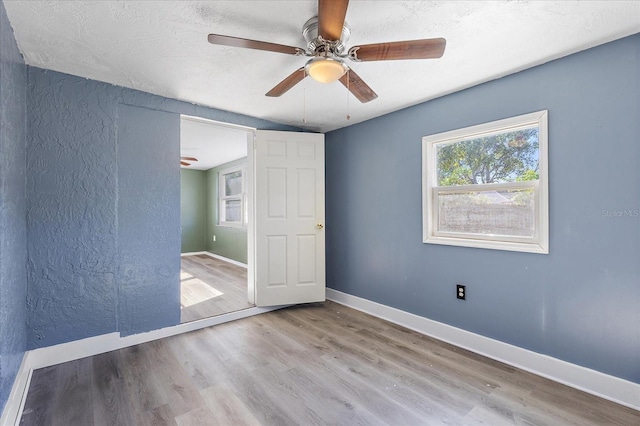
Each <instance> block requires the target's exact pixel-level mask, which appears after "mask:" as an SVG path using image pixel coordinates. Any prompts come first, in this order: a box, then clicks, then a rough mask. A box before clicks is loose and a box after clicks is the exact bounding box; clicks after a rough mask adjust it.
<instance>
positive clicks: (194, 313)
mask: <svg viewBox="0 0 640 426" xmlns="http://www.w3.org/2000/svg"><path fill="white" fill-rule="evenodd" d="M247 299H248V297H247V269H246V268H243V267H241V266H237V265H234V264H232V263H229V262H225V261H223V260H220V259H216V258H213V257H211V256H207V255H203V254H198V255H190V256H182V261H181V270H180V307H181V310H180V312H181V313H180V322H181V323H185V322H190V321H194V320H199V319H204V318H209V317H213V316H216V315H220V314H226V313H229V312H234V311H239V310H241V309H246V308H250V307H252V306H254V305H252V304H250V303H249V302H248V301H247Z"/></svg>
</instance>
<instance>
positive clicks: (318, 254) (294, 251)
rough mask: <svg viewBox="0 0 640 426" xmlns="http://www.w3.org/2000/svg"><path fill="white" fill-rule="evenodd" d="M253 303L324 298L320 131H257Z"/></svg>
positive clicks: (322, 146)
mask: <svg viewBox="0 0 640 426" xmlns="http://www.w3.org/2000/svg"><path fill="white" fill-rule="evenodd" d="M254 194H255V201H256V202H255V222H254V223H255V231H254V232H255V246H254V249H255V257H254V259H255V265H256V267H255V296H256V300H255V303H256V305H257V306H272V305H285V304H294V303H309V302H319V301H324V300H325V252H324V250H325V236H324V135H323V134H317V133H293V132H275V131H257V132H256V141H255V192H254Z"/></svg>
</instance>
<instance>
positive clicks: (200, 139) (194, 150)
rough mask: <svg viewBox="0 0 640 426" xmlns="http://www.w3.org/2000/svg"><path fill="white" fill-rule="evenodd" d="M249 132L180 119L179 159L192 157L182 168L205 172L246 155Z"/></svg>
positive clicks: (218, 124)
mask: <svg viewBox="0 0 640 426" xmlns="http://www.w3.org/2000/svg"><path fill="white" fill-rule="evenodd" d="M250 131H251V130H249V129H242V128H240V127H235V126H234V127H231V126H228V125H223V124H221V123H216V122H214V121H211V120H205V119H201V118H197V117H189V116H184V115H183V116H182V117H181V119H180V156H182V157H194V158H197V159H198V161H194V162H191V161H188V162H189V163H191V165H190V166H186V167H184V166H180V167H182V168H186V169H194V170H209V169H210V168H212V167H215V166H219V165H221V164H225V163H228V162H230V161H233V160H237V159H239V158H243V157H246V156H247V141H248V139H247V133H248V132H250Z"/></svg>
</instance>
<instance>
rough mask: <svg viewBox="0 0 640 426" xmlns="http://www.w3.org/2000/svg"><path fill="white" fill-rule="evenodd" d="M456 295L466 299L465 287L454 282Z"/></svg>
mask: <svg viewBox="0 0 640 426" xmlns="http://www.w3.org/2000/svg"><path fill="white" fill-rule="evenodd" d="M456 297H457V298H458V299H461V300H467V287H466V286H464V285H462V284H456Z"/></svg>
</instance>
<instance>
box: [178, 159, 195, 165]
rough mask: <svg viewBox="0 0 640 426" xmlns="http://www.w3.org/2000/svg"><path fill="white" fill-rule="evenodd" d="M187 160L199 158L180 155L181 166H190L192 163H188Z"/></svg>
mask: <svg viewBox="0 0 640 426" xmlns="http://www.w3.org/2000/svg"><path fill="white" fill-rule="evenodd" d="M187 161H198V159H197V158H195V157H180V165H181V166H190V165H191V163H188V162H187Z"/></svg>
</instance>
